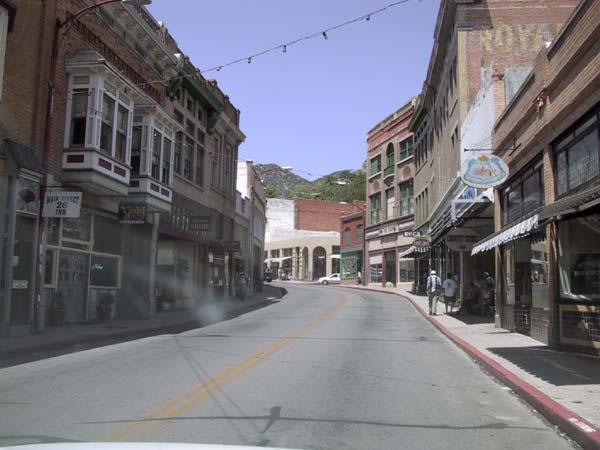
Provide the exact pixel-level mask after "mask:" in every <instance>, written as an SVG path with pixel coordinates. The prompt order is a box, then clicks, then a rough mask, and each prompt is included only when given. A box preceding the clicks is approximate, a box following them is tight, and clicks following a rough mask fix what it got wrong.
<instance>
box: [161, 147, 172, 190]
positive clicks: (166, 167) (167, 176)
mask: <svg viewBox="0 0 600 450" xmlns="http://www.w3.org/2000/svg"><path fill="white" fill-rule="evenodd" d="M171 146H172V143H171V140H170V139H168V138H167V137H165V139H164V141H163V152H162V155H163V165H162V179H161V181H162V182H163V183H164V184H171Z"/></svg>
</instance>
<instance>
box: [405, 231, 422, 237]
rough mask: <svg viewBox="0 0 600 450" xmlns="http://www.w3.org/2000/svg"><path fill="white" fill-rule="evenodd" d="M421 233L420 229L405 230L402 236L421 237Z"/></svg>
mask: <svg viewBox="0 0 600 450" xmlns="http://www.w3.org/2000/svg"><path fill="white" fill-rule="evenodd" d="M421 236H422V233H421V232H420V231H405V232H404V237H411V238H418V237H421Z"/></svg>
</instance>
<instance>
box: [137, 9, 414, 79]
mask: <svg viewBox="0 0 600 450" xmlns="http://www.w3.org/2000/svg"><path fill="white" fill-rule="evenodd" d="M409 1H410V0H398V1H395V2H393V3H390V4H388V5H386V6H383V7H381V8H379V9H375V10H373V11H370V12H368V13H365V14H363V15H362V16H359V17H356V18H354V19H351V20H348V21H346V22H343V23H339V24H337V25H334V26H332V27H329V28H326V29H325V30H322V31H318V32H316V33H311V34H307V35H305V36H302V37H299V38H297V39H294V40H293V41H289V42H285V43H282V44H279V45H276V46H274V47H271V48H268V49H265V50H262V51H260V52H258V53H254V54H252V55H248V56H243V57H241V58H238V59H235V60H233V61H229V62H226V63H223V64H219V65H216V66H213V67H209V68H206V69H203V70H199V71H198V72H199V73H208V72H220V71H221V70H223V69H224V68H226V67H230V66H233V65H234V64H239V63H242V62H246V63H248V64H251V63H252V61H253V60H255V59H256V58H259V57H261V56H264V55H266V54H268V53H272V52H275V51H281V52H282V53H287V51H288V48H289V47H291V46H292V45H295V44H299V43H301V42H303V41H307V40H310V39H315V38H323V39H324V40H327V39H329V34H328V33H330V32H332V31H335V30H338V29H340V28H344V27H347V26H349V25H353V24H355V23H358V22H362V21H366V22H369V21H370V20H371V17H373V16H375V15H377V14H381V13H383V12H384V11H386V10H388V9H390V8H393V7H394V6H398V5H401V4H404V3H408V2H409ZM194 77H197V74H189V75H178V76H175V77H171V78H165V79H161V80H154V81H146V82H144V83H140V84H138V86H146V85H150V84H157V83H167V82H170V81H174V80H178V79H183V78H194Z"/></svg>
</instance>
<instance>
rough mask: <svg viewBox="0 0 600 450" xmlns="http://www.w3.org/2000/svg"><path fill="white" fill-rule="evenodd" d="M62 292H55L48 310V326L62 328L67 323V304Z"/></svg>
mask: <svg viewBox="0 0 600 450" xmlns="http://www.w3.org/2000/svg"><path fill="white" fill-rule="evenodd" d="M63 299H64V296H63V294H62V293H61V292H58V291H55V292H54V293H53V294H52V300H51V301H50V306H49V308H48V325H54V326H61V325H62V324H64V323H65V302H64V301H63Z"/></svg>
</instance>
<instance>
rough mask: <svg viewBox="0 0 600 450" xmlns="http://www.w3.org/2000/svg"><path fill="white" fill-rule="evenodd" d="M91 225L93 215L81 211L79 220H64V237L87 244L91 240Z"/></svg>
mask: <svg viewBox="0 0 600 450" xmlns="http://www.w3.org/2000/svg"><path fill="white" fill-rule="evenodd" d="M91 225H92V215H91V214H90V213H89V212H87V211H81V214H80V215H79V217H78V218H72V219H63V227H62V237H63V238H67V239H76V240H78V241H86V242H87V241H89V240H90V233H91Z"/></svg>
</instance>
